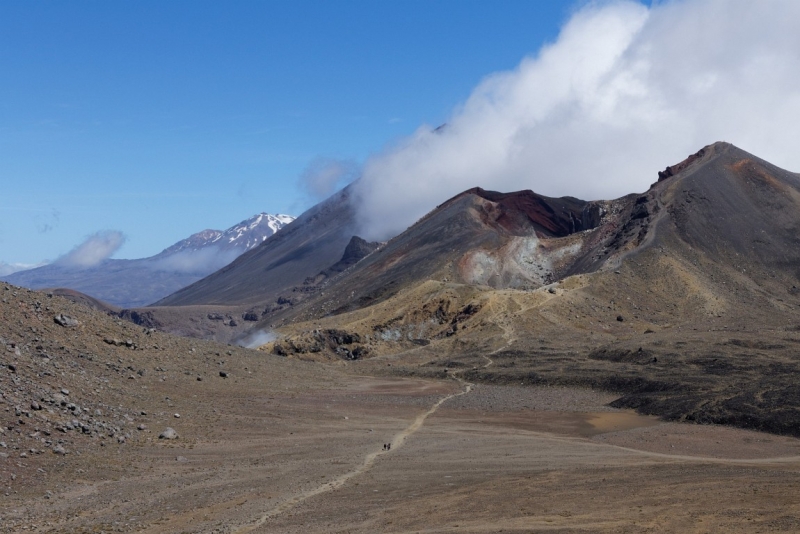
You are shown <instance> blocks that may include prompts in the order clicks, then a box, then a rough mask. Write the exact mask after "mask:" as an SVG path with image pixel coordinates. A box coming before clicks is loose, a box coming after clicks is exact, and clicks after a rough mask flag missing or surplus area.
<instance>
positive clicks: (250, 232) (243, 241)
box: [158, 212, 295, 256]
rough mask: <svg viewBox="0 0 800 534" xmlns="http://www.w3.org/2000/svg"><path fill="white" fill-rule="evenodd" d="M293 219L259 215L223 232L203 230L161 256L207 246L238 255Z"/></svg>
mask: <svg viewBox="0 0 800 534" xmlns="http://www.w3.org/2000/svg"><path fill="white" fill-rule="evenodd" d="M294 219H295V218H294V217H292V216H291V215H282V214H277V215H271V214H269V213H263V212H262V213H259V214H257V215H253V216H252V217H250V218H249V219H246V220H244V221H242V222H240V223H239V224H237V225H235V226H231V227H230V228H228V229H227V230H225V231H222V230H203V231H201V232H197V233H196V234H192V235H191V236H189V237H187V238H186V239H183V240H181V241H178V242H177V243H175V244H174V245H172V246H170V247H167V248H165V249H164V250H163V251H162V252H160V253H159V254H158V256H160V255H162V254H174V253H176V252H182V251H184V250H195V251H196V250H200V249H203V248H206V247H209V246H217V247H218V248H219V249H220V250H237V251H239V254H242V253H244V252H247V251H248V250H250V249H251V248H253V247H255V246H258V245H260V244H261V243H263V242H264V240H265V239H266V238H268V237H269V236H271V235H272V234H274V233H275V232H277V231H278V230H280V229H281V228H283V227H284V226H286V225H287V224H289V223H290V222H292V221H293V220H294Z"/></svg>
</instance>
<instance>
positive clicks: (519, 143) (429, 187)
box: [356, 0, 800, 239]
mask: <svg viewBox="0 0 800 534" xmlns="http://www.w3.org/2000/svg"><path fill="white" fill-rule="evenodd" d="M798 50H800V2H797V1H795V0H784V1H780V0H771V1H764V2H751V1H748V0H693V1H668V2H663V3H657V4H655V5H654V6H652V7H649V8H648V7H646V6H643V5H641V4H639V3H636V2H629V1H618V2H605V3H591V4H589V5H587V6H585V7H584V8H582V9H580V10H579V11H577V12H576V13H575V14H574V15H573V16H572V18H571V19H570V20H569V21H568V22H567V24H566V25H565V26H564V27H563V28H562V30H561V32H560V34H559V36H558V39H557V40H556V41H555V42H554V43H552V44H550V45H548V46H545V47H544V48H542V49H541V50H539V51H538V53H537V54H536V55H535V56H532V57H528V58H525V59H523V60H522V62H521V63H520V65H519V66H518V67H517V68H516V69H515V70H513V71H509V72H500V73H496V74H492V75H490V76H488V77H487V78H486V79H484V80H483V81H482V82H481V83H480V84H479V85H478V87H476V88H475V90H474V91H473V92H472V94H471V96H470V97H469V99H468V100H467V101H466V102H464V103H463V104H462V105H461V106H459V107H458V108H457V109H456V110H455V111H454V112H453V113H452V116H451V117H450V119H449V120H448V122H447V127H446V128H443V129H441V130H440V131H437V132H434V131H433V129H432V128H431V127H429V126H423V127H421V128H420V129H419V130H418V131H417V132H416V133H414V134H413V135H411V136H410V137H408V138H406V139H404V140H402V141H401V142H399V143H398V144H397V145H396V146H394V147H391V148H390V149H388V150H386V151H385V152H383V153H381V154H379V155H376V156H374V157H372V158H371V159H369V160H368V161H367V162H366V164H365V166H364V168H363V172H362V178H361V180H359V182H358V184H357V186H356V198H357V201H358V202H359V216H360V218H361V220H360V224H361V234H360V235H363V236H364V237H365V238H368V239H385V238H387V237H390V236H392V235H395V234H397V233H398V232H400V231H402V230H403V229H405V228H406V227H407V226H408V225H410V224H411V223H413V222H414V221H415V220H416V219H418V218H419V217H420V216H422V215H424V214H425V213H426V212H427V211H429V210H430V209H432V208H433V207H434V206H435V205H436V204H438V203H441V202H442V201H444V200H445V199H447V198H449V197H450V196H452V195H455V194H457V193H459V192H460V191H463V190H465V189H467V188H469V187H472V186H481V187H484V188H487V189H496V190H501V191H512V190H518V189H533V190H534V191H536V192H538V193H542V194H545V195H550V196H562V195H572V196H576V197H579V198H585V199H596V198H615V197H618V196H621V195H624V194H627V193H632V192H640V191H644V190H645V189H647V187H648V186H649V185H650V184H651V183H652V182H654V181H655V180H656V178H657V175H656V173H657V171H658V170H661V169H663V168H664V167H665V166H666V165H669V164H673V163H677V162H678V161H680V160H682V159H683V158H685V157H686V156H687V155H689V154H691V153H693V152H696V151H697V150H698V149H699V148H701V147H702V146H704V145H707V144H709V143H712V142H714V141H729V142H732V143H734V144H735V145H737V146H739V147H740V148H742V149H744V150H747V151H750V152H752V153H754V154H756V155H758V156H760V157H763V158H764V159H767V160H769V161H771V162H773V163H775V164H777V165H780V166H783V167H786V168H789V169H790V170H797V169H800V151H798V150H797V147H796V145H797V139H799V138H800V83H798V82H800V54H798Z"/></svg>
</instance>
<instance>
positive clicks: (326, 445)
mask: <svg viewBox="0 0 800 534" xmlns="http://www.w3.org/2000/svg"><path fill="white" fill-rule="evenodd" d="M424 363H425V362H421V363H420V366H421V367H424ZM483 365H488V362H486V363H485V364H483ZM379 368H383V369H385V368H386V361H384V360H381V361H373V362H370V361H364V362H347V363H346V364H345V363H344V362H335V363H319V362H305V361H301V360H298V359H292V358H286V357H280V356H275V355H272V354H267V353H265V352H259V351H255V350H248V349H244V348H241V347H234V346H229V345H222V344H218V343H213V342H205V341H199V340H190V339H184V338H178V337H172V336H169V335H167V334H164V333H161V332H158V331H154V330H151V329H145V328H142V327H139V326H136V325H134V324H131V323H127V322H123V321H120V320H119V319H117V318H115V317H113V316H109V315H105V314H103V313H100V312H97V311H94V310H90V309H88V308H85V307H83V306H81V305H79V304H76V303H73V302H72V301H69V300H66V299H64V298H61V297H58V296H52V295H49V294H48V293H47V292H34V291H28V290H25V289H20V288H17V287H14V286H6V285H3V284H0V531H3V532H42V533H90V532H91V533H100V532H153V533H160V532H176V533H178V532H181V533H182V532H192V533H201V532H202V533H206V532H208V533H212V532H220V533H233V532H264V533H267V532H304V533H305V532H342V533H344V532H348V533H355V532H358V533H362V532H363V533H367V532H397V533H400V532H409V533H410V532H480V533H483V532H486V533H488V532H537V531H553V530H556V531H560V532H686V531H695V532H719V531H726V532H795V531H797V530H798V529H800V502H798V499H797V498H796V496H797V495H799V494H800V441H798V440H796V439H794V438H791V437H782V436H775V435H770V434H764V433H757V432H752V431H746V430H739V429H733V428H727V427H721V426H710V425H708V426H704V425H686V424H678V423H665V422H663V421H661V420H659V419H657V418H655V417H650V416H643V415H638V414H636V413H634V412H632V411H627V410H617V409H614V408H611V407H610V406H609V404H610V403H611V402H613V401H614V400H615V399H616V398H617V397H616V396H615V395H614V394H612V393H608V392H599V391H593V390H591V389H578V388H567V387H564V388H556V387H528V386H526V387H522V386H518V385H515V386H512V385H486V384H472V383H470V382H469V381H468V380H467V379H466V378H465V375H466V373H463V372H462V373H460V372H458V371H456V372H452V373H451V375H452V376H451V377H449V378H443V379H434V378H424V377H400V376H382V375H381V373H379V372H378V371H379ZM384 374H385V373H384ZM387 443H390V444H391V445H392V446H391V448H390V449H389V450H386V449H385V448H384V447H383V446H384V445H385V444H387Z"/></svg>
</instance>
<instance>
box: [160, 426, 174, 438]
mask: <svg viewBox="0 0 800 534" xmlns="http://www.w3.org/2000/svg"><path fill="white" fill-rule="evenodd" d="M158 439H178V433H177V432H176V431H175V429H174V428H170V427H167V428H165V429H164V431H163V432H162V433H161V434H159V435H158Z"/></svg>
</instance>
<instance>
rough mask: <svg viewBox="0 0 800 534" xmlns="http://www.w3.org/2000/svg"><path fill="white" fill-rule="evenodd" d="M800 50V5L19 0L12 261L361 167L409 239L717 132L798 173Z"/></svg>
mask: <svg viewBox="0 0 800 534" xmlns="http://www.w3.org/2000/svg"><path fill="white" fill-rule="evenodd" d="M798 50H800V2H798V1H797V0H771V1H769V2H752V0H659V1H656V2H652V3H651V2H648V1H639V0H599V1H594V2H592V1H582V0H579V1H577V2H573V1H571V0H570V1H565V2H539V1H532V0H525V1H510V0H505V1H504V0H485V1H475V0H428V1H414V0H402V1H389V0H381V1H378V0H375V1H369V2H366V1H364V2H359V1H348V0H339V1H318V2H310V1H306V2H299V1H293V2H288V1H286V2H277V1H266V0H263V1H254V2H245V1H239V2H236V1H233V2H203V1H194V0H193V1H181V2H178V1H172V2H170V1H159V2H149V1H136V2H133V1H131V2H122V1H115V2H108V1H98V2H81V1H72V2H37V1H33V0H31V1H25V2H19V1H8V0H0V191H2V196H0V272H2V271H3V269H5V268H6V267H7V265H5V264H8V263H18V262H21V263H36V262H39V261H42V260H44V259H49V260H55V259H56V258H58V257H59V256H62V255H63V254H65V253H67V252H69V251H70V250H72V249H73V248H74V247H76V246H78V245H79V244H80V243H83V242H84V241H85V240H86V239H87V238H89V237H90V236H92V235H96V233H97V232H104V233H101V234H98V237H97V239H98V240H99V241H101V242H109V243H112V244H114V246H112V247H108V248H107V250H111V251H113V250H115V247H116V243H119V242H122V243H123V245H122V246H121V248H119V249H118V250H117V251H116V257H119V258H136V257H144V256H149V255H152V254H156V253H158V252H159V251H161V250H162V249H164V248H165V247H167V246H169V245H171V244H172V243H174V242H176V241H178V240H179V239H182V238H184V237H187V236H189V235H190V234H192V233H194V232H197V231H200V230H203V229H205V228H217V229H225V228H227V227H229V226H231V225H233V224H235V223H237V222H239V221H240V220H242V219H245V218H247V217H249V216H251V215H253V214H255V213H258V212H261V211H267V212H272V213H276V212H277V213H288V214H292V215H299V214H300V213H301V212H302V211H303V210H304V209H306V208H308V207H310V206H311V205H313V204H314V203H315V202H316V201H317V200H319V199H321V198H323V197H324V196H325V194H327V193H330V192H331V191H332V189H331V186H332V185H336V184H337V183H338V184H339V185H341V183H342V182H343V181H344V180H345V179H346V178H348V177H349V178H352V177H353V176H359V181H358V182H357V184H356V186H355V188H354V194H353V199H354V203H355V204H354V206H355V208H356V212H357V219H358V220H357V222H358V225H359V226H358V229H357V231H358V233H359V235H361V236H362V237H365V238H368V239H387V238H389V237H391V236H393V235H396V234H397V233H399V232H401V231H402V230H403V229H405V228H406V227H407V226H408V225H410V224H412V223H413V222H414V221H415V220H417V219H418V218H419V217H420V216H422V215H424V214H425V213H426V212H427V211H428V210H430V209H432V208H434V207H435V206H436V205H437V204H439V203H441V202H442V201H443V200H444V199H447V198H449V197H451V196H452V195H455V194H457V193H458V192H460V191H463V190H465V189H468V188H470V187H474V186H481V187H484V188H486V189H494V190H498V191H514V190H520V189H532V190H534V191H536V192H538V193H541V194H545V195H549V196H563V195H571V196H576V197H579V198H584V199H587V200H592V199H599V198H605V199H612V198H617V197H619V196H622V195H625V194H629V193H633V192H642V191H645V190H647V188H648V187H649V186H650V184H652V183H653V182H654V181H655V180H656V178H657V172H658V171H659V170H661V169H663V168H664V167H666V166H667V165H671V164H674V163H677V162H679V161H681V160H683V159H684V158H686V157H687V156H688V155H689V154H692V153H694V152H696V151H697V150H699V149H700V148H702V147H703V146H705V145H707V144H710V143H713V142H715V141H728V142H731V143H733V144H735V145H737V146H738V147H740V148H742V149H744V150H746V151H749V152H751V153H752V154H754V155H757V156H759V157H761V158H763V159H765V160H767V161H770V162H772V163H774V164H776V165H778V166H780V167H783V168H786V169H789V170H793V171H798V170H800V151H799V150H797V139H800V54H798ZM443 123H447V125H448V127H447V128H445V129H443V130H441V131H439V132H436V133H433V132H432V129H433V128H435V127H436V126H439V125H441V124H443ZM120 236H124V240H123V239H120ZM111 238H113V239H111ZM104 239H105V241H104ZM92 242H93V241H91V240H90V241H86V243H92ZM81 250H82V249H81ZM104 250H105V249H104Z"/></svg>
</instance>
